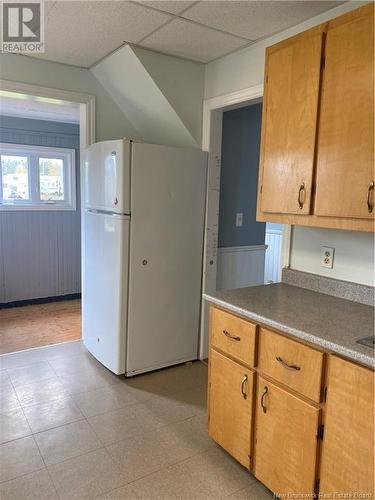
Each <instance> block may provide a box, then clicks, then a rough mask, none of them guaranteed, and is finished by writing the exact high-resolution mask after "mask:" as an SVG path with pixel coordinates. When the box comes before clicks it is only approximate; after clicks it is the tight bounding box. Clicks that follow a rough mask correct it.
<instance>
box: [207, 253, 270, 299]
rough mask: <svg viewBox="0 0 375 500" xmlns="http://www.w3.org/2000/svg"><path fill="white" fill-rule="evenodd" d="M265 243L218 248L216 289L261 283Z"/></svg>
mask: <svg viewBox="0 0 375 500" xmlns="http://www.w3.org/2000/svg"><path fill="white" fill-rule="evenodd" d="M265 251H266V245H250V246H245V247H223V248H219V249H218V264H217V290H230V289H232V288H242V287H246V286H256V285H263V283H264V260H265Z"/></svg>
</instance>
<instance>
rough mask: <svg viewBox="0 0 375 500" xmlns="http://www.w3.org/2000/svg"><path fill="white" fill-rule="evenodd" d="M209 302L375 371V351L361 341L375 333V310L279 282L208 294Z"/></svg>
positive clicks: (206, 296) (206, 297) (206, 295)
mask: <svg viewBox="0 0 375 500" xmlns="http://www.w3.org/2000/svg"><path fill="white" fill-rule="evenodd" d="M203 297H204V298H205V299H206V300H208V301H209V302H211V303H213V304H216V305H217V306H220V307H222V308H223V309H226V310H228V311H232V312H234V313H236V314H238V315H240V316H243V317H245V318H248V319H250V320H252V321H254V322H256V323H259V324H262V325H264V326H269V327H271V328H274V329H276V330H279V331H281V332H284V333H286V334H289V335H291V336H293V337H297V338H300V339H302V340H305V341H306V342H310V343H311V344H315V345H317V346H320V347H323V348H325V349H327V350H329V351H332V352H335V353H338V354H341V355H342V356H344V357H346V358H349V359H351V360H353V361H356V362H357V363H361V364H363V365H366V366H369V367H371V368H375V359H374V351H373V350H372V349H371V348H370V347H366V346H364V345H361V344H357V342H356V341H357V340H359V339H361V338H363V337H369V336H370V335H373V334H374V308H373V307H371V306H368V305H364V304H359V303H357V302H352V301H350V300H345V299H339V298H337V297H332V296H330V295H326V294H323V293H318V292H313V291H311V290H306V289H303V288H300V287H297V286H292V285H287V284H284V283H277V284H272V285H263V286H255V287H248V288H238V289H236V290H226V291H220V292H212V293H208V294H204V295H203Z"/></svg>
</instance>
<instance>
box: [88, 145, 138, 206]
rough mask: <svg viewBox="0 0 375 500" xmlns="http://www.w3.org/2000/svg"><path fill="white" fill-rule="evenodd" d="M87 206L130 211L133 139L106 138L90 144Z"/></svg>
mask: <svg viewBox="0 0 375 500" xmlns="http://www.w3.org/2000/svg"><path fill="white" fill-rule="evenodd" d="M84 197H85V198H84V200H85V207H86V208H94V209H96V210H103V211H106V212H110V213H117V214H129V213H130V142H129V141H123V140H119V141H104V142H97V143H95V144H92V145H91V146H89V147H88V148H87V149H86V151H85V159H84Z"/></svg>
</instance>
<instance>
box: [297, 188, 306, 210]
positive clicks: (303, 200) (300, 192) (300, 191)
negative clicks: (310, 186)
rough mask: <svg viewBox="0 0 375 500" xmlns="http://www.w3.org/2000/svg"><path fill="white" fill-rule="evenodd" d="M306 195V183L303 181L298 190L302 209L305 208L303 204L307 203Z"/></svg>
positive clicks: (299, 203)
mask: <svg viewBox="0 0 375 500" xmlns="http://www.w3.org/2000/svg"><path fill="white" fill-rule="evenodd" d="M302 194H303V196H302ZM305 196H306V188H305V183H304V182H302V184H301V185H300V187H299V190H298V206H299V208H300V209H301V210H302V209H303V204H304V203H305Z"/></svg>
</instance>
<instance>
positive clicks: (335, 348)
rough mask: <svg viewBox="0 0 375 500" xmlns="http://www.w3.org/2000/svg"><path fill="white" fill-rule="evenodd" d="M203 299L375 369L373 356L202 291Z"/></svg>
mask: <svg viewBox="0 0 375 500" xmlns="http://www.w3.org/2000/svg"><path fill="white" fill-rule="evenodd" d="M203 299H204V300H207V301H208V302H210V303H212V304H215V305H217V306H220V307H222V308H223V309H226V310H228V311H231V312H233V313H236V314H239V315H240V316H242V317H244V318H247V319H250V320H252V321H255V322H257V323H262V324H263V325H265V326H269V327H270V328H275V329H276V330H279V331H280V332H283V333H286V334H288V335H291V336H292V337H295V338H298V339H301V340H305V341H306V342H310V343H311V344H314V345H316V346H319V347H322V348H323V349H327V350H328V351H332V352H333V353H335V354H341V355H342V356H344V357H346V358H349V359H350V360H351V361H354V362H357V363H360V364H361V365H364V366H366V367H367V368H371V369H373V370H375V358H374V357H371V356H366V355H365V354H361V353H359V352H356V351H352V350H351V349H347V348H346V347H343V346H341V345H339V344H335V343H334V342H330V341H329V340H324V339H322V338H319V337H316V336H315V335H311V334H309V333H306V332H303V331H301V330H296V329H295V328H291V327H289V326H286V325H283V324H282V323H278V322H277V321H272V320H270V319H269V318H267V317H266V316H261V315H259V314H256V313H252V312H250V311H249V310H246V309H242V308H241V307H237V306H235V305H233V304H231V303H230V302H227V301H225V300H220V299H218V298H216V297H212V296H211V295H209V294H207V293H204V294H203Z"/></svg>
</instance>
